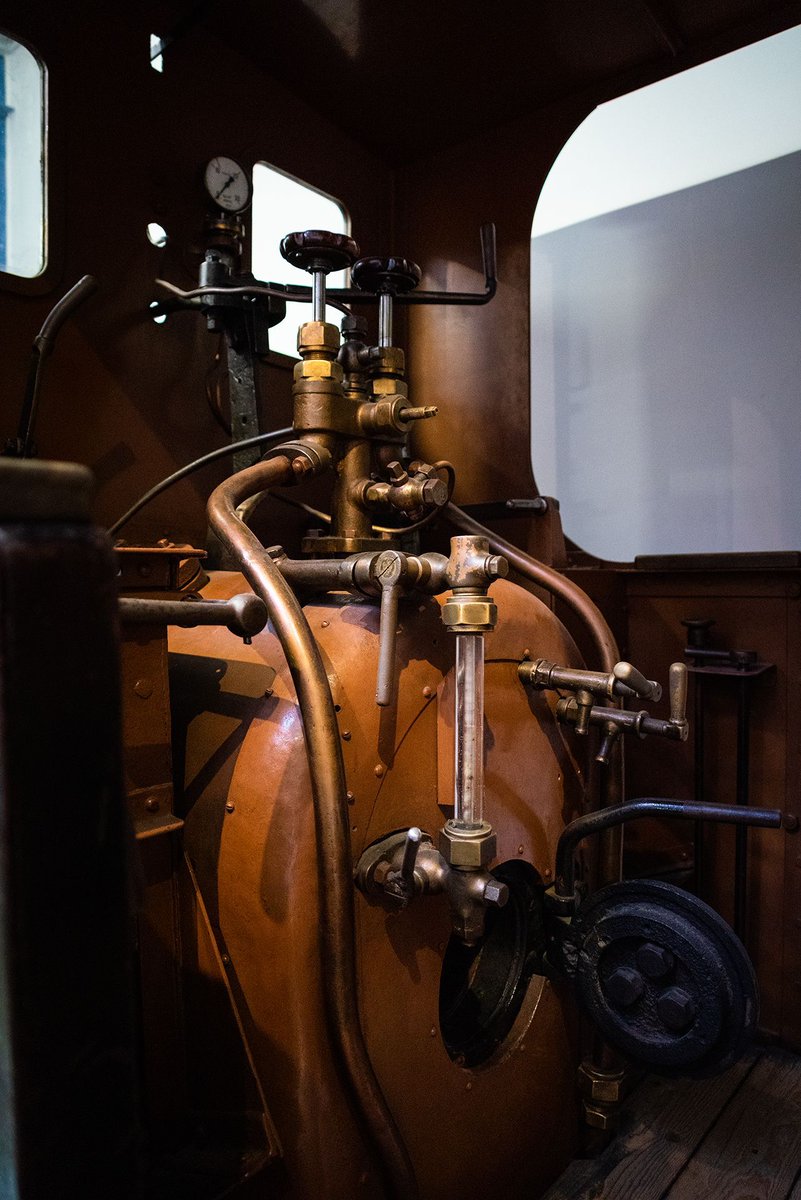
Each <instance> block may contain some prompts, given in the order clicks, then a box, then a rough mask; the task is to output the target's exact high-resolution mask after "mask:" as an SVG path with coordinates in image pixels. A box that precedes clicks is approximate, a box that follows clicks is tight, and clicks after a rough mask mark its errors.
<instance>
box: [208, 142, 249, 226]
mask: <svg viewBox="0 0 801 1200" xmlns="http://www.w3.org/2000/svg"><path fill="white" fill-rule="evenodd" d="M204 180H205V184H206V191H207V192H208V194H209V196H210V197H211V199H212V202H213V203H214V204H216V205H217V206H218V208H222V209H225V211H226V212H242V210H243V209H244V208H247V206H248V204H250V179H249V177H248V173H247V171H246V170H245V168H244V167H240V165H239V163H238V162H235V161H234V159H232V158H225V157H223V155H222V154H221V155H219V156H218V157H217V158H213V159H212V160H211V162H210V163H209V164H208V166H207V167H206V171H205V175H204Z"/></svg>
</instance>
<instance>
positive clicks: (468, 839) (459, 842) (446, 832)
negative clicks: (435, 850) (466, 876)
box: [439, 821, 497, 871]
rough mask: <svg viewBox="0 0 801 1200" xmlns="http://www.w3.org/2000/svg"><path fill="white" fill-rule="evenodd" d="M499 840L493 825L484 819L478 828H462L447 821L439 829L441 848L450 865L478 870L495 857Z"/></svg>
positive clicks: (468, 869)
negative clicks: (497, 840)
mask: <svg viewBox="0 0 801 1200" xmlns="http://www.w3.org/2000/svg"><path fill="white" fill-rule="evenodd" d="M496 848H497V842H496V838H495V834H494V833H493V831H492V826H491V825H489V824H487V822H486V821H483V822H482V823H481V825H480V826H478V828H476V829H460V828H459V827H458V826H457V825H455V824H454V822H453V821H446V822H445V824H444V826H443V828H442V829H441V830H440V831H439V850H440V854H441V855H442V857H443V858H444V859H445V861H446V863H447V864H448V866H450V867H458V868H460V869H462V870H467V871H476V870H480V869H481V868H482V867H486V866H487V864H488V863H490V862H492V860H493V858H494V857H495V853H496Z"/></svg>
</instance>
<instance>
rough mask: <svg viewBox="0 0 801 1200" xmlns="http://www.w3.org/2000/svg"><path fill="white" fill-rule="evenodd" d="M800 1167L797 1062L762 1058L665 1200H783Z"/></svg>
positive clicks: (800, 1079)
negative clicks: (701, 1199)
mask: <svg viewBox="0 0 801 1200" xmlns="http://www.w3.org/2000/svg"><path fill="white" fill-rule="evenodd" d="M799 1166H801V1060H799V1059H797V1058H794V1057H790V1056H789V1055H787V1054H771V1055H770V1056H767V1055H766V1056H765V1057H764V1058H762V1059H761V1060H760V1062H759V1063H757V1064H756V1066H755V1067H754V1069H753V1071H751V1073H750V1074H749V1076H748V1078H747V1079H746V1080H745V1082H744V1083H743V1086H742V1087H741V1088H740V1089H739V1091H738V1092H737V1093H736V1095H734V1096H733V1097H732V1099H731V1101H730V1103H729V1104H728V1105H727V1106H726V1108H725V1110H724V1111H723V1112H722V1114H721V1116H720V1119H719V1120H718V1122H717V1123H716V1125H715V1127H714V1129H712V1131H711V1133H710V1134H709V1137H707V1138H706V1139H705V1141H704V1142H703V1144H702V1145H701V1146H700V1147H699V1149H698V1151H697V1152H696V1154H695V1155H694V1156H693V1158H692V1160H691V1161H690V1162H689V1163H688V1165H687V1167H686V1168H685V1170H684V1171H682V1173H681V1175H680V1176H679V1178H678V1179H677V1180H676V1182H675V1184H674V1185H673V1187H672V1188H671V1189H670V1191H669V1192H668V1193H667V1196H666V1198H665V1200H698V1197H699V1196H714V1197H715V1200H786V1197H787V1195H788V1193H789V1192H790V1189H791V1188H792V1186H793V1182H794V1181H795V1179H796V1176H797V1174H798V1170H799Z"/></svg>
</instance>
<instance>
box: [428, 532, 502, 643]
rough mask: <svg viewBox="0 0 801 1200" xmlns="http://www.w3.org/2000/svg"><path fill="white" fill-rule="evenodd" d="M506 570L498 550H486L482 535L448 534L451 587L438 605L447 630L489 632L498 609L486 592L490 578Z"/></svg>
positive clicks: (485, 541)
mask: <svg viewBox="0 0 801 1200" xmlns="http://www.w3.org/2000/svg"><path fill="white" fill-rule="evenodd" d="M508 574H509V564H508V563H507V561H506V559H505V558H503V557H502V556H501V555H500V554H490V553H489V541H488V540H487V538H483V537H455V538H451V554H450V558H449V559H448V568H447V580H448V583H449V584H450V585H451V587H452V589H453V593H452V595H450V596H449V597H448V599H447V600H446V601H445V604H444V605H443V608H442V623H443V625H445V626H446V627H447V628H448V629H450V631H451V633H489V632H490V631H491V630H493V629H494V628H495V626H496V624H497V622H498V609H497V607H496V605H495V602H494V601H493V600H491V599H490V597H489V595H488V594H487V587H488V586H489V584H490V582H491V581H492V580H493V579H498V578H499V577H501V576H505V575H508Z"/></svg>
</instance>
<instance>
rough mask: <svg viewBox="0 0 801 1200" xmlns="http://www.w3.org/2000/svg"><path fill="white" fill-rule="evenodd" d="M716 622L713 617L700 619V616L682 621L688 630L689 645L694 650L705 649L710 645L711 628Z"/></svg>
mask: <svg viewBox="0 0 801 1200" xmlns="http://www.w3.org/2000/svg"><path fill="white" fill-rule="evenodd" d="M714 624H715V622H714V621H713V619H712V618H711V617H707V618H705V619H703V620H702V619H700V618H698V617H690V618H688V619H687V620H685V621H682V625H683V626H684V628H685V629H686V630H687V645H688V646H691V647H692V649H693V650H704V649H705V648H706V647H707V646H708V645H709V630H710V629H711V628H712V626H713V625H714Z"/></svg>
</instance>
